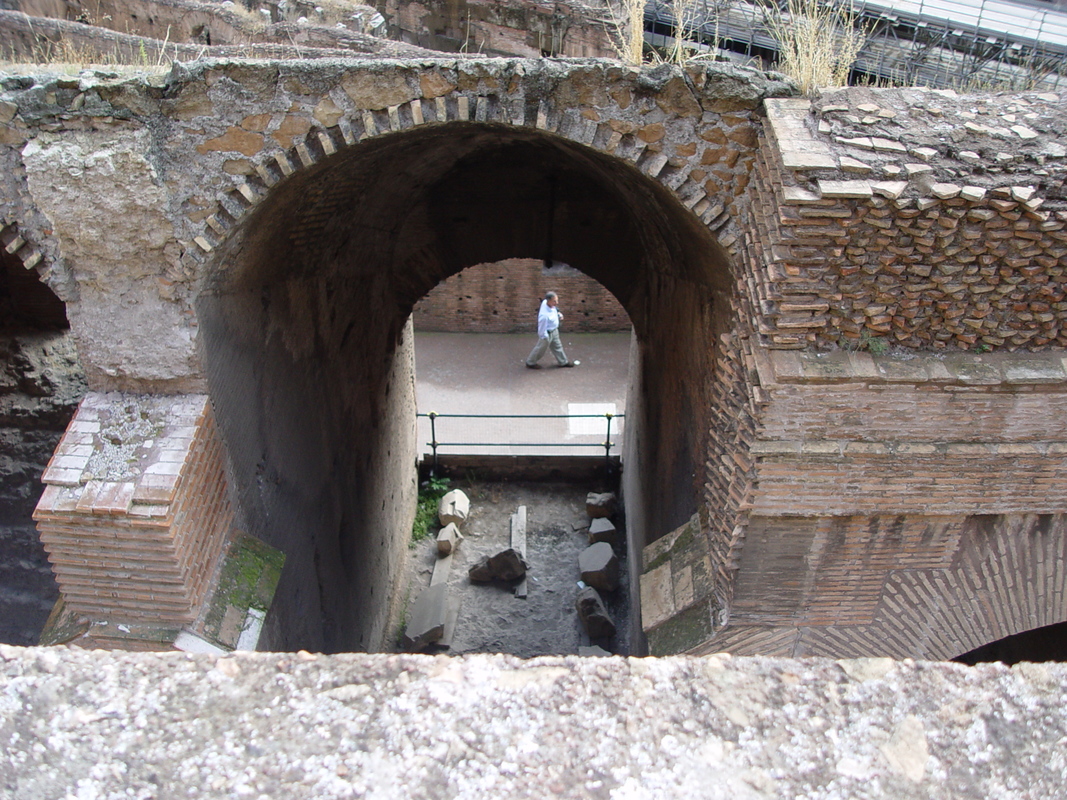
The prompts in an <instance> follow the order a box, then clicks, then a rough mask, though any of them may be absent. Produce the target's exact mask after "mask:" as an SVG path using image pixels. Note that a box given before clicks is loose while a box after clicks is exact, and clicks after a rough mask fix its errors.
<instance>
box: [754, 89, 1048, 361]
mask: <svg viewBox="0 0 1067 800" xmlns="http://www.w3.org/2000/svg"><path fill="white" fill-rule="evenodd" d="M767 109H768V122H769V123H770V124H769V126H768V128H767V134H768V136H769V137H771V141H772V142H773V144H774V146H772V147H764V148H761V150H760V155H761V161H760V166H759V175H760V178H761V186H760V187H759V189H758V193H757V195H756V199H757V201H758V202H756V203H755V204H754V205H753V206H752V214H753V216H752V223H753V225H754V227H755V230H753V231H752V232H751V237H752V238H751V240H750V246H751V247H752V248H753V251H754V252H755V253H756V254H757V258H758V259H759V262H758V263H759V266H758V267H756V268H755V269H754V270H753V272H752V274H751V277H750V278H749V281H750V290H751V297H752V301H753V302H754V303H757V304H758V306H757V309H758V310H757V315H758V320H759V330H760V333H761V334H762V335H763V336H764V337H765V340H766V341H767V342H768V343H769V344H770V345H772V346H777V347H807V346H810V345H817V346H819V347H823V348H825V347H833V346H837V345H839V344H840V345H851V346H865V345H866V344H867V342H868V341H869V340H870V339H871V338H875V339H878V340H879V341H880V342H881V343H882V344H883V345H884V346H888V345H902V346H905V347H910V348H921V349H935V350H940V349H945V348H949V349H975V348H977V349H978V350H979V351H982V350H988V349H993V348H997V349H999V348H1004V349H1009V350H1017V349H1042V348H1047V347H1063V346H1064V345H1065V344H1067V334H1065V333H1064V329H1063V322H1064V320H1065V317H1064V315H1065V313H1067V304H1065V303H1064V290H1063V275H1064V269H1065V266H1067V189H1065V186H1064V179H1065V177H1067V163H1065V156H1067V147H1065V146H1064V145H1063V144H1062V142H1061V141H1059V135H1058V133H1057V132H1058V131H1061V130H1062V129H1063V127H1064V124H1065V112H1064V110H1063V104H1062V102H1061V100H1060V98H1059V96H1058V95H1054V94H1023V95H1013V96H1010V97H966V96H957V95H956V94H955V93H954V92H932V91H923V90H918V89H910V90H903V89H902V90H866V91H864V90H855V91H849V92H843V93H837V94H828V95H824V96H823V97H821V98H820V99H819V100H818V101H816V102H814V103H809V102H808V101H807V100H780V101H774V102H772V103H769V104H768V106H767ZM764 264H766V267H764V266H763V265H764ZM876 344H877V343H876Z"/></svg>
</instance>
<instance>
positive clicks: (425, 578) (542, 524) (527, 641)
mask: <svg viewBox="0 0 1067 800" xmlns="http://www.w3.org/2000/svg"><path fill="white" fill-rule="evenodd" d="M454 486H455V488H460V489H462V490H463V491H465V492H466V493H467V496H468V497H469V498H470V501H471V514H470V517H469V518H468V519H467V522H466V524H465V525H464V526H463V528H462V530H463V534H464V536H465V537H466V538H465V539H464V541H463V542H462V543H461V544H460V546H459V548H458V549H457V552H456V555H455V556H454V558H453V563H452V572H451V577H450V578H449V596H450V597H452V598H455V599H458V600H459V604H460V605H459V619H458V622H457V624H456V630H455V635H454V638H453V641H452V646H451V648H449V649H447V650H445V649H443V648H436V649H435V651H436V652H450V653H452V654H456V655H459V654H465V653H506V654H509V655H514V656H519V657H521V658H532V657H534V656H542V655H573V654H576V653H577V652H578V647H579V646H580V645H585V644H588V643H589V641H588V637H586V636H585V634H584V632H583V631H582V629H581V625H580V623H579V621H578V614H577V612H576V611H575V608H574V601H575V598H576V596H577V593H578V580H579V578H580V575H579V571H578V554H579V553H580V552H581V551H582V550H583V549H585V547H587V546H588V541H587V532H586V530H585V528H586V527H587V526H588V524H589V518H588V517H587V516H586V513H585V496H586V494H587V493H588V492H590V491H598V490H599V489H598V487H596V486H592V485H589V486H586V485H581V484H573V483H567V484H565V483H519V482H516V483H503V482H493V483H485V482H473V483H472V482H468V481H463V482H459V483H457V484H454ZM520 505H525V506H526V514H527V522H526V530H527V562H528V564H529V568H530V569H529V572H528V573H527V575H528V582H527V587H528V596H527V598H526V599H525V600H522V599H519V598H517V597H515V594H514V590H513V587H512V586H510V585H506V584H473V583H471V582H470V580H469V579H468V578H467V571H468V570H469V569H470V567H471V566H472V565H474V564H475V563H476V562H477V561H478V559H479V558H481V557H482V556H483V555H493V554H494V553H497V552H499V551H501V550H503V549H505V548H507V547H509V546H510V536H511V525H510V520H511V515H512V514H513V513H515V511H516V510H517V509H518V507H519V506H520ZM616 524H618V525H619V527H620V530H619V539H620V542H619V544H617V545H616V546H615V553H616V555H618V556H619V557H620V572H621V575H622V576H623V578H624V579H625V575H626V554H625V531H624V530H623V529H622V526H621V523H619V522H618V521H616ZM436 560H437V549H436V544H435V542H434V541H433V540H432V539H428V540H425V541H423V542H420V543H418V544H417V545H415V546H414V547H412V548H411V550H410V559H409V566H408V604H409V605H410V603H412V602H414V600H415V599H416V598H417V597H418V595H419V592H420V591H421V590H422V589H424V588H425V587H427V586H429V585H430V576H431V575H432V573H433V566H434V563H435V561H436ZM629 598H630V593H629V588H628V587H627V586H626V585H625V583H624V585H622V586H620V587H619V588H618V589H617V590H616V591H615V592H613V593H611V594H610V595H607V596H605V598H604V600H605V603H606V604H607V606H608V610H609V611H610V612H611V615H612V619H613V620H614V622H615V627H616V629H617V631H618V633H616V635H615V638H614V639H613V640H612V642H611V645H612V648H611V649H612V652H614V653H616V654H619V655H627V654H628V652H629V641H628V637H627V631H628V629H629V624H628V620H629V613H630V599H629ZM394 627H395V628H396V630H397V631H398V634H399V632H400V630H399V621H398V622H397V624H396V625H395V626H394Z"/></svg>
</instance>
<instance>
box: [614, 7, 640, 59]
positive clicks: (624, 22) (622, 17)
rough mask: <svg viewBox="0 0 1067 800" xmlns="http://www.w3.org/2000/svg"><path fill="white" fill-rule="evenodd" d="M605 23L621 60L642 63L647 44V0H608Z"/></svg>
mask: <svg viewBox="0 0 1067 800" xmlns="http://www.w3.org/2000/svg"><path fill="white" fill-rule="evenodd" d="M604 9H605V19H604V24H605V26H606V27H607V29H608V36H609V37H610V38H611V46H612V47H613V48H614V49H615V54H616V55H617V56H618V57H619V60H620V61H623V62H625V63H627V64H640V63H641V61H642V59H643V56H644V46H645V0H606V2H605V3H604Z"/></svg>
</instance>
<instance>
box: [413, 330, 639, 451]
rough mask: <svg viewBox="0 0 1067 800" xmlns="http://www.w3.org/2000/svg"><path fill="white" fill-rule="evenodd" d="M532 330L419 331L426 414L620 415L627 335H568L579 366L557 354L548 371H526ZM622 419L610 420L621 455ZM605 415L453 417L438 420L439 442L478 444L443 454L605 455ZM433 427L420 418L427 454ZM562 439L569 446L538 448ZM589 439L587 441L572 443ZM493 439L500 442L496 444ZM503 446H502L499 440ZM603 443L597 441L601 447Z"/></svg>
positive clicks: (420, 389)
mask: <svg viewBox="0 0 1067 800" xmlns="http://www.w3.org/2000/svg"><path fill="white" fill-rule="evenodd" d="M534 342H535V337H534V336H533V335H532V334H499V333H486V334H470V333H416V334H415V380H416V398H417V402H418V406H419V411H420V412H421V413H428V412H430V411H433V412H436V413H437V414H554V415H555V414H558V415H574V414H598V415H603V414H605V413H611V414H622V413H623V412H624V411H625V405H626V388H627V383H628V369H629V354H630V334H629V333H573V334H564V335H563V347H564V349H565V350H566V352H567V356H568V357H569V358H570V359H571V360H573V361H579V362H581V363H580V364H579V366H577V367H575V368H574V369H560V368H558V367H556V366H555V362H554V361H553V359H552V356H551V354H548V355H546V356H545V357H544V358H543V359H541V363H542V365H543V367H544V368H543V369H539V370H533V369H527V368H526V367H525V365H524V360H525V358H526V356H527V355H528V354H529V352H530V349H531V348H532V347H533V345H534ZM622 423H623V421H622V420H616V419H613V420H612V425H611V428H612V440H613V441H614V442H615V443H616V447H615V448H614V449H613V450H612V452H613V453H617V452H618V450H619V448H618V445H619V444H620V443H621V441H622V439H621V435H616V434H621V430H620V429H621V428H622ZM605 430H606V420H605V419H604V418H603V417H600V418H588V419H583V418H577V419H576V418H573V417H572V418H571V419H518V420H516V419H507V420H484V419H447V418H440V419H438V420H437V421H436V431H437V439H438V441H441V442H464V443H473V444H468V446H448V447H446V446H442V447H441V448H440V449H439V451H438V452H441V453H479V454H480V453H490V454H493V455H517V454H522V455H527V454H540V455H599V454H602V453H603V447H602V443H603V441H604V435H605ZM429 441H430V425H429V421H428V420H426V419H420V420H419V442H420V449H421V451H422V452H424V453H425V452H429V447H428V446H427V445H426V443H427V442H429ZM552 442H558V443H561V444H564V445H568V446H564V447H545V446H532V445H534V444H540V445H545V444H549V443H552ZM575 444H584V445H587V446H585V447H572V446H569V445H575ZM490 445H494V446H490ZM495 445H503V446H495ZM598 446H599V447H598Z"/></svg>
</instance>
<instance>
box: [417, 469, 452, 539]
mask: <svg viewBox="0 0 1067 800" xmlns="http://www.w3.org/2000/svg"><path fill="white" fill-rule="evenodd" d="M451 483H452V482H451V481H450V480H449V479H448V478H438V477H431V478H430V479H429V480H428V481H425V482H424V483H423V484H422V486H421V487H420V488H419V501H418V504H417V505H416V506H415V522H414V524H413V525H412V526H411V543H412V544H415V543H416V542H421V541H422V540H423V539H426V538H427V537H429V536H432V535H433V534H434V533H435V531H436V529H437V507H438V506H439V505H440V503H441V498H442V497H444V496H445V494H447V493H448V490H449V486H450V485H451Z"/></svg>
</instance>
